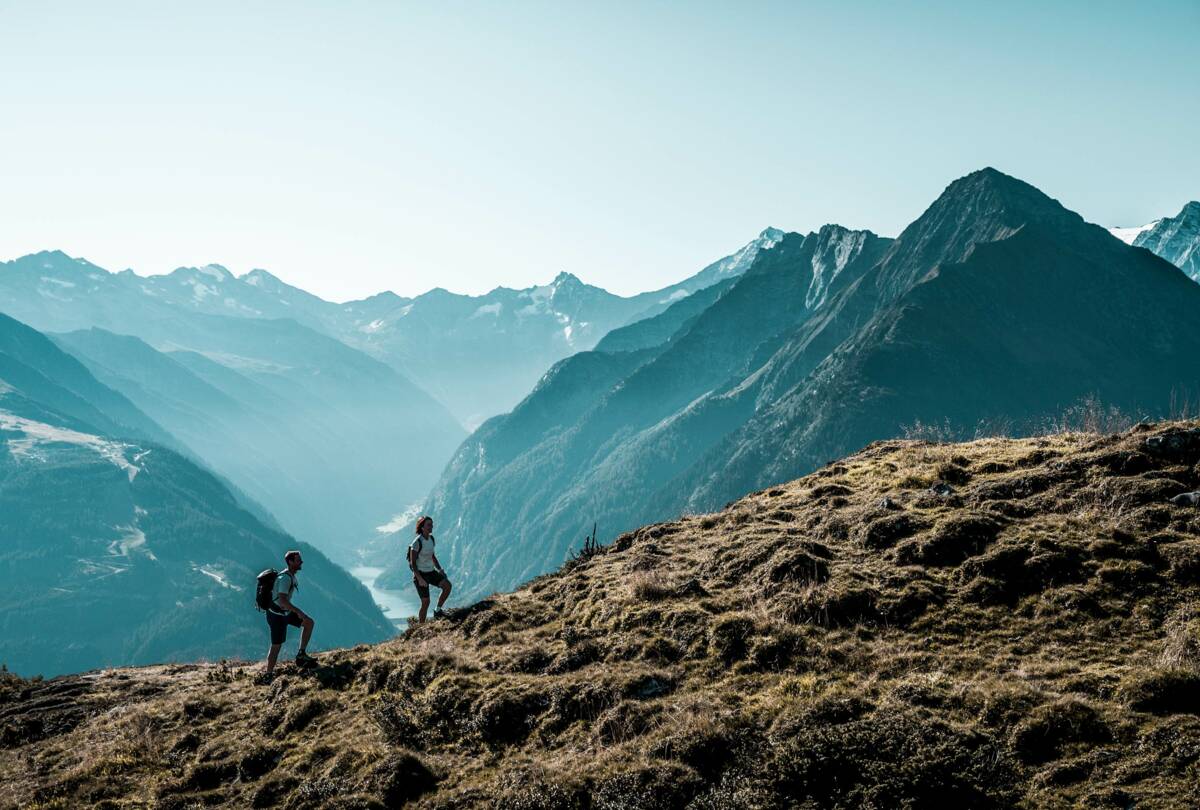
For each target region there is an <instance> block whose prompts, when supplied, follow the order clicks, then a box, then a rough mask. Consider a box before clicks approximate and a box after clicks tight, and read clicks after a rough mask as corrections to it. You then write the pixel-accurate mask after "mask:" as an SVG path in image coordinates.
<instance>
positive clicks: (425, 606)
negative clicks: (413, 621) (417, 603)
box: [417, 596, 429, 622]
mask: <svg viewBox="0 0 1200 810" xmlns="http://www.w3.org/2000/svg"><path fill="white" fill-rule="evenodd" d="M428 612H429V597H428V596H422V597H421V612H420V614H419V615H418V616H417V620H418V621H421V622H424V621H425V614H426V613H428Z"/></svg>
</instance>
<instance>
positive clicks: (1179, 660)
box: [1160, 610, 1200, 672]
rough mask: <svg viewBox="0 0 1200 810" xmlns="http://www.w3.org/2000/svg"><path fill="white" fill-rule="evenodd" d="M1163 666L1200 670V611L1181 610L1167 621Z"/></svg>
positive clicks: (1193, 670)
mask: <svg viewBox="0 0 1200 810" xmlns="http://www.w3.org/2000/svg"><path fill="white" fill-rule="evenodd" d="M1160 662H1161V664H1162V665H1163V667H1165V668H1167V669H1185V670H1189V671H1192V672H1200V613H1197V614H1193V613H1191V612H1188V611H1186V610H1185V611H1181V612H1180V613H1178V614H1176V615H1175V616H1173V617H1171V619H1170V620H1169V621H1168V622H1167V637H1166V641H1165V642H1164V643H1163V651H1162V657H1161V659H1160Z"/></svg>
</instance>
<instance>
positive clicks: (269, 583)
mask: <svg viewBox="0 0 1200 810" xmlns="http://www.w3.org/2000/svg"><path fill="white" fill-rule="evenodd" d="M277 579H279V572H278V571H276V570H275V569H274V568H268V569H267V570H266V571H263V572H262V573H261V574H259V575H258V589H257V590H255V592H254V603H255V604H256V605H258V609H259V610H270V609H271V608H273V607H275V600H274V598H273V597H274V591H275V580H277Z"/></svg>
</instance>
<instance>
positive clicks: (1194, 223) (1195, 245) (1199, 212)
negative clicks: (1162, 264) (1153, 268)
mask: <svg viewBox="0 0 1200 810" xmlns="http://www.w3.org/2000/svg"><path fill="white" fill-rule="evenodd" d="M1133 244H1134V246H1136V247H1144V248H1146V249H1147V250H1150V251H1153V252H1154V254H1155V255H1157V256H1161V257H1162V258H1164V259H1166V260H1167V261H1169V262H1170V263H1171V264H1173V265H1175V266H1176V267H1178V268H1179V269H1180V270H1182V271H1183V272H1185V273H1187V274H1188V275H1189V276H1191V277H1192V278H1193V279H1195V280H1196V281H1200V202H1197V201H1195V200H1193V201H1192V202H1190V203H1188V204H1187V205H1185V206H1184V207H1183V210H1181V211H1180V212H1179V214H1178V215H1176V216H1173V217H1167V218H1165V219H1160V220H1158V221H1157V222H1155V223H1153V224H1152V225H1151V226H1148V227H1147V228H1146V230H1144V231H1143V232H1141V233H1140V234H1138V236H1137V238H1136V239H1134V241H1133Z"/></svg>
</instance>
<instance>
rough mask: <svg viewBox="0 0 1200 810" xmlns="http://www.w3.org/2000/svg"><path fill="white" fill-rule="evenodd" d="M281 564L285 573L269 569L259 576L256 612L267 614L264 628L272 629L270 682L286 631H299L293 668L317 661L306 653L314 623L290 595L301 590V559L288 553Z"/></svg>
mask: <svg viewBox="0 0 1200 810" xmlns="http://www.w3.org/2000/svg"><path fill="white" fill-rule="evenodd" d="M283 561H284V562H285V563H286V564H287V569H286V570H285V571H280V572H276V571H275V569H274V568H268V569H267V570H266V571H263V572H262V573H261V574H259V575H258V591H257V594H256V601H257V602H258V606H259V608H260V609H261V610H263V611H265V612H266V614H267V626H268V627H270V628H271V649H270V650H269V651H268V652H267V669H266V671H265V672H264V673H263V679H264V680H270V679H271V678H272V677H273V676H274V674H275V662H276V661H277V660H278V659H279V648H280V647H282V646H283V642H284V641H286V640H287V629H288V627H299V628H301V632H300V649H299V651H297V653H296V666H298V667H311V666H315V665H316V659H314V658H313V657H312V656H310V655H309V654H308V652H307V649H308V640H309V639H310V638H312V631H313V625H314V622H313V619H312V617H311V616H309V615H308V614H307V613H305V612H304V611H303V610H301V609H300V608H298V607H296V605H295V604H294V603H293V602H292V594H294V593H295V592H296V591H297V590H299V588H300V583H298V582H297V581H296V574H298V573H299V572H300V569H301V568H302V567H303V566H304V559H303V558H302V557H301V556H300V552H299V551H289V552H288V553H287V554H284V555H283Z"/></svg>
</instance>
